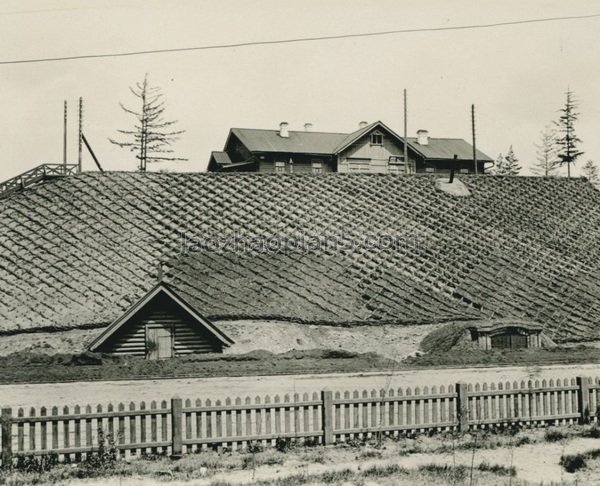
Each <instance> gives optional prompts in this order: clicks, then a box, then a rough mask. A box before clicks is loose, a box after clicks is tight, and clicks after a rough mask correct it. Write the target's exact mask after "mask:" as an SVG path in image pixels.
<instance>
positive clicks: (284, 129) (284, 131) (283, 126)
mask: <svg viewBox="0 0 600 486" xmlns="http://www.w3.org/2000/svg"><path fill="white" fill-rule="evenodd" d="M279 136H280V137H282V138H288V137H289V136H290V132H288V122H281V123H280V124H279Z"/></svg>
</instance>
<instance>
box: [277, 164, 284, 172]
mask: <svg viewBox="0 0 600 486" xmlns="http://www.w3.org/2000/svg"><path fill="white" fill-rule="evenodd" d="M275 172H285V162H275Z"/></svg>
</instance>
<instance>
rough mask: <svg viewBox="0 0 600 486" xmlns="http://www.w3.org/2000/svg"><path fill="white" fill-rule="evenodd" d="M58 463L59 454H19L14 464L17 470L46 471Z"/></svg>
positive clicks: (27, 471)
mask: <svg viewBox="0 0 600 486" xmlns="http://www.w3.org/2000/svg"><path fill="white" fill-rule="evenodd" d="M57 465H58V454H55V453H52V454H49V455H47V456H38V457H36V456H19V457H18V458H17V462H16V463H15V465H14V469H15V470H16V471H20V472H25V473H45V472H48V471H50V470H52V469H54V468H55V467H56V466H57Z"/></svg>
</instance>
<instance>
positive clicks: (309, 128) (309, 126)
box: [304, 122, 313, 132]
mask: <svg viewBox="0 0 600 486" xmlns="http://www.w3.org/2000/svg"><path fill="white" fill-rule="evenodd" d="M312 128H313V124H312V123H310V122H307V123H305V124H304V131H305V132H312Z"/></svg>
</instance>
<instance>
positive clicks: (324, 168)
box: [258, 154, 334, 174]
mask: <svg viewBox="0 0 600 486" xmlns="http://www.w3.org/2000/svg"><path fill="white" fill-rule="evenodd" d="M264 157H265V158H264V160H262V159H260V156H259V159H258V160H259V168H258V172H277V171H276V170H275V169H276V163H277V162H284V163H285V165H284V169H285V170H284V172H285V173H286V174H289V173H290V172H291V171H290V163H289V161H290V154H265V155H264ZM291 158H292V160H293V161H294V163H293V173H294V174H313V173H315V171H314V170H313V166H312V164H313V162H320V163H321V172H323V173H324V172H333V171H334V167H333V163H332V161H331V157H323V156H322V157H319V156H318V155H314V156H310V155H308V156H304V155H292V156H291Z"/></svg>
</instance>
